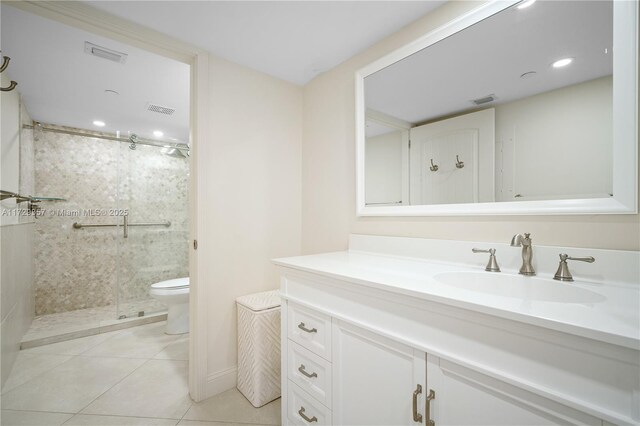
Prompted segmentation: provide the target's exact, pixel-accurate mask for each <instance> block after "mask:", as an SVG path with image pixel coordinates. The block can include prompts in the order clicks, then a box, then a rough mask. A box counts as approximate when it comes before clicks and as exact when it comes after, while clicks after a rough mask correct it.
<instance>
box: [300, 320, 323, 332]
mask: <svg viewBox="0 0 640 426" xmlns="http://www.w3.org/2000/svg"><path fill="white" fill-rule="evenodd" d="M298 328H299V329H300V330H302V331H306V332H307V333H317V332H318V329H317V328H307V327H305V326H304V323H303V322H301V323H300V324H298Z"/></svg>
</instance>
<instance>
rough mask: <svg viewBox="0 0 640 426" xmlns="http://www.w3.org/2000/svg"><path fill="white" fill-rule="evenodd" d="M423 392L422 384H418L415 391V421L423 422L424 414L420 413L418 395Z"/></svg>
mask: <svg viewBox="0 0 640 426" xmlns="http://www.w3.org/2000/svg"><path fill="white" fill-rule="evenodd" d="M421 393H422V385H418V387H416V390H414V391H413V421H414V422H416V423H422V414H420V413H418V395H420V394H421Z"/></svg>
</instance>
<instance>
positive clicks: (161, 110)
mask: <svg viewBox="0 0 640 426" xmlns="http://www.w3.org/2000/svg"><path fill="white" fill-rule="evenodd" d="M147 110H149V111H153V112H157V113H158V114H165V115H171V114H173V113H174V112H176V109H175V108H171V107H168V106H162V105H158V104H153V103H148V104H147Z"/></svg>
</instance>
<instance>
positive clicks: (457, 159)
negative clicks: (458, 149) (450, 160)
mask: <svg viewBox="0 0 640 426" xmlns="http://www.w3.org/2000/svg"><path fill="white" fill-rule="evenodd" d="M456 167H457V168H459V169H461V168H463V167H464V161H460V159H459V158H458V156H457V155H456Z"/></svg>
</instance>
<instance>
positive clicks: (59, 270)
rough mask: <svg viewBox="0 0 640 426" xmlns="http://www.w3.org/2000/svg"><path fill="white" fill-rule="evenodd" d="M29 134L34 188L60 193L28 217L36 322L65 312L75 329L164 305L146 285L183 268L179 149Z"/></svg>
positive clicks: (109, 138) (184, 191) (70, 131)
mask: <svg viewBox="0 0 640 426" xmlns="http://www.w3.org/2000/svg"><path fill="white" fill-rule="evenodd" d="M33 131H34V140H35V142H34V144H35V170H36V172H35V192H36V194H38V195H54V196H57V197H60V198H63V199H64V200H63V201H57V202H48V203H47V202H42V203H41V204H40V206H41V209H42V210H41V212H40V216H39V217H38V218H37V219H36V233H35V234H36V236H35V253H34V254H35V261H34V266H35V267H34V269H35V284H36V301H35V307H36V316H37V317H38V318H37V319H36V323H37V321H39V320H41V322H43V323H44V322H46V318H47V317H49V318H54V317H55V318H62V317H64V318H72V322H74V323H75V325H73V327H72V329H77V328H78V327H80V326H81V325H82V324H80V323H81V322H82V321H83V318H84V319H85V322H87V323H95V320H96V319H98V318H99V319H101V320H102V321H103V323H104V321H106V322H113V321H114V320H117V319H125V318H132V317H140V316H147V315H150V314H153V313H157V312H161V311H163V310H165V309H166V308H165V307H164V306H162V305H160V304H158V303H157V302H156V301H155V300H154V299H152V298H151V297H150V296H149V287H150V285H151V284H153V283H155V282H158V281H163V280H167V279H172V278H179V277H185V276H188V274H189V272H188V179H189V159H188V146H186V145H182V144H176V143H171V144H164V143H158V142H155V141H149V140H144V139H139V138H136V137H135V136H133V135H132V136H131V138H130V139H129V137H122V138H121V137H119V135H105V134H100V133H95V132H90V131H87V130H81V129H74V128H67V127H61V126H54V125H35V126H34V129H33ZM132 141H133V142H132ZM73 318H75V319H73ZM56 321H58V320H57V319H56ZM36 325H37V324H36ZM36 328H37V327H36Z"/></svg>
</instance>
